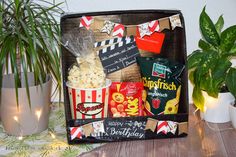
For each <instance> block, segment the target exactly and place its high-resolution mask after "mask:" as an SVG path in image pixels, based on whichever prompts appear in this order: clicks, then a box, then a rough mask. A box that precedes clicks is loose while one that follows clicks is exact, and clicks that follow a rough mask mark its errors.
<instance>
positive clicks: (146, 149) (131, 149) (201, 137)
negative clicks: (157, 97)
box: [80, 107, 236, 157]
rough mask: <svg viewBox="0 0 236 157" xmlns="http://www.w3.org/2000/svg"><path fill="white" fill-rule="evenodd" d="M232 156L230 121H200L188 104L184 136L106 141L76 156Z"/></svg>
mask: <svg viewBox="0 0 236 157" xmlns="http://www.w3.org/2000/svg"><path fill="white" fill-rule="evenodd" d="M157 156H158V157H175V156H177V157H205V156H206V157H210V156H214V157H236V130H235V129H232V126H231V124H230V123H224V124H213V123H208V124H207V123H206V122H204V121H201V120H200V118H199V116H198V115H193V107H190V116H189V134H188V136H187V137H185V138H175V139H160V140H159V139H157V140H145V141H128V142H115V143H108V144H105V145H103V146H101V147H99V148H96V149H94V150H92V151H91V152H87V153H83V154H81V155H80V157H157Z"/></svg>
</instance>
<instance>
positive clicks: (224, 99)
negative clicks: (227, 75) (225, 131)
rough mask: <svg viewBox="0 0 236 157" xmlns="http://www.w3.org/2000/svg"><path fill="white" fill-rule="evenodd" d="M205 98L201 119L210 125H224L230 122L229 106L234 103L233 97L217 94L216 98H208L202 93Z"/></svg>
mask: <svg viewBox="0 0 236 157" xmlns="http://www.w3.org/2000/svg"><path fill="white" fill-rule="evenodd" d="M203 95H204V97H205V112H204V113H203V119H204V120H205V121H207V122H212V123H225V122H229V121H230V116H229V106H231V104H232V103H234V96H233V95H232V94H231V93H229V92H226V93H219V96H218V98H213V97H210V96H208V94H207V93H206V92H203Z"/></svg>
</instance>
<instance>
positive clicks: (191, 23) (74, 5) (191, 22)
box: [57, 0, 236, 101]
mask: <svg viewBox="0 0 236 157" xmlns="http://www.w3.org/2000/svg"><path fill="white" fill-rule="evenodd" d="M57 1H58V2H59V1H60V2H61V1H63V0H57ZM67 4H68V5H67V6H66V5H65V4H64V10H65V11H67V12H93V11H111V10H135V9H178V10H181V11H182V13H183V15H184V18H185V25H186V35H187V37H186V38H187V39H186V40H187V52H188V54H190V53H191V52H192V51H193V50H195V49H197V43H198V40H199V38H200V33H199V27H198V19H199V15H200V12H201V10H202V8H203V7H204V6H205V5H206V6H207V8H206V10H207V12H208V14H209V15H210V17H212V19H213V20H214V21H216V20H217V18H218V17H219V16H220V15H221V14H223V15H224V19H225V26H226V27H227V26H230V25H233V24H236V17H235V15H236V0H67ZM189 91H190V94H189V95H190V101H192V99H191V91H192V87H191V86H190V87H189Z"/></svg>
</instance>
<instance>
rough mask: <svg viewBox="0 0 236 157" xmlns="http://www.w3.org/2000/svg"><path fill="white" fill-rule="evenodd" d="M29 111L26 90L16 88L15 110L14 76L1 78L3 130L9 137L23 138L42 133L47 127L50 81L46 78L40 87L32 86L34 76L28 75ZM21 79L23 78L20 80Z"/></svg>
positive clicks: (49, 78)
mask: <svg viewBox="0 0 236 157" xmlns="http://www.w3.org/2000/svg"><path fill="white" fill-rule="evenodd" d="M27 75H28V79H29V85H30V86H29V92H30V100H31V109H30V107H29V103H28V97H27V93H26V88H24V86H25V85H24V84H23V85H22V86H23V88H18V92H19V93H18V95H19V108H18V109H17V104H16V94H15V85H14V75H13V74H9V75H4V76H3V87H2V89H1V90H2V95H1V105H0V113H1V119H2V125H3V127H4V130H5V132H6V133H7V134H9V135H15V136H24V135H31V134H34V133H39V132H42V131H43V130H45V129H47V127H48V119H49V105H50V98H51V86H52V79H51V77H49V76H48V79H47V82H45V83H43V84H42V86H41V87H40V85H38V86H34V75H33V73H28V74H27ZM22 79H23V78H22Z"/></svg>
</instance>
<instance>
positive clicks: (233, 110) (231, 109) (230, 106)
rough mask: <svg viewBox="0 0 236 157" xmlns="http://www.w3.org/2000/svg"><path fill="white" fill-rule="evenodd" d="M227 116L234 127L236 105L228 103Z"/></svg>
mask: <svg viewBox="0 0 236 157" xmlns="http://www.w3.org/2000/svg"><path fill="white" fill-rule="evenodd" d="M229 116H230V120H231V122H232V125H233V127H234V128H235V129H236V107H234V106H233V104H231V105H229Z"/></svg>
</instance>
